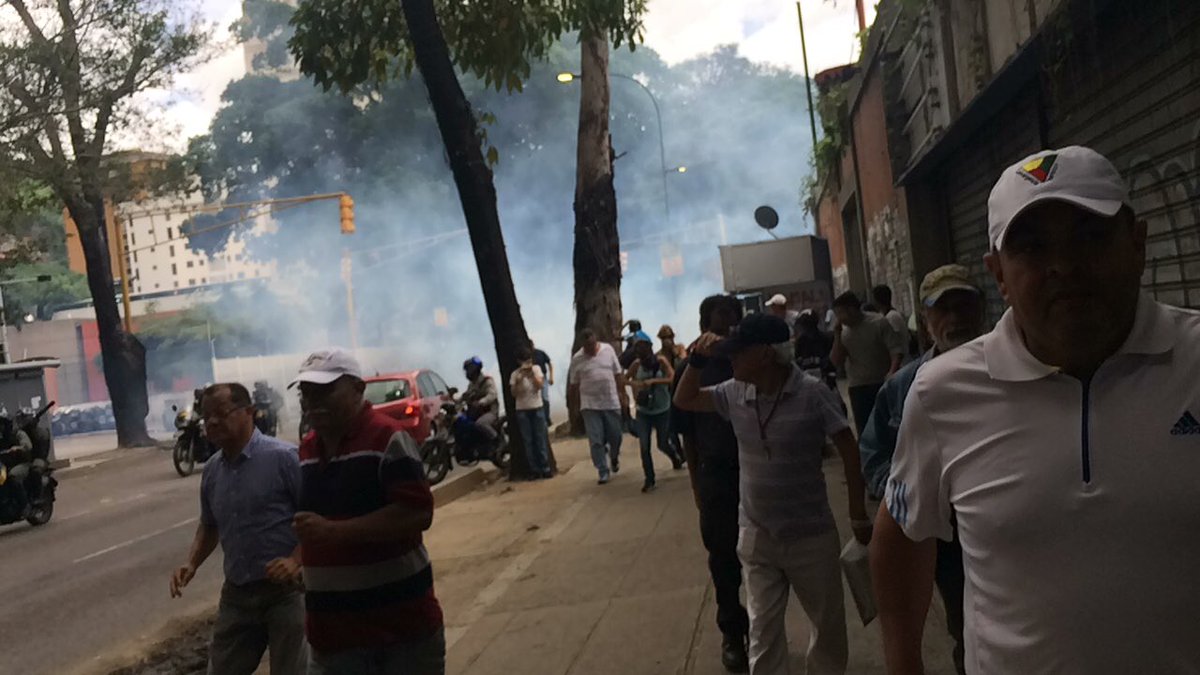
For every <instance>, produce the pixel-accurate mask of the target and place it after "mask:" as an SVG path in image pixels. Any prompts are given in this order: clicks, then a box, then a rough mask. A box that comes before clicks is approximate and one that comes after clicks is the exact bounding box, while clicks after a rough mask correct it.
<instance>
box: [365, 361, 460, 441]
mask: <svg viewBox="0 0 1200 675" xmlns="http://www.w3.org/2000/svg"><path fill="white" fill-rule="evenodd" d="M366 383H367V390H366V391H365V392H364V396H365V397H366V399H367V400H368V401H370V402H371V405H373V406H375V409H376V410H378V411H379V412H381V413H383V414H385V415H387V416H388V417H391V418H393V419H397V420H399V421H400V424H401V426H403V427H404V430H405V431H407V432H408V433H409V435H411V436H412V437H413V440H415V441H416V442H417V443H423V442H424V441H425V439H426V438H428V437H429V433H430V425H431V424H432V422H433V419H434V418H435V417H437V414H438V411H439V410H440V409H441V406H442V403H444V402H446V401H449V400H450V399H451V394H450V387H448V386H446V381H445V380H443V379H442V378H441V376H439V375H438V374H437V373H435V372H433V371H432V370H413V371H409V372H405V373H392V374H390V375H376V376H375V377H368V378H366Z"/></svg>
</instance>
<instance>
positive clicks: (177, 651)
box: [105, 616, 216, 675]
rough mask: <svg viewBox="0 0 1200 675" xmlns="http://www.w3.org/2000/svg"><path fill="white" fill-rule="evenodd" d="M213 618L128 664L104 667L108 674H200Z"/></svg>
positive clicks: (205, 663) (181, 629)
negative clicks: (111, 667) (106, 668)
mask: <svg viewBox="0 0 1200 675" xmlns="http://www.w3.org/2000/svg"><path fill="white" fill-rule="evenodd" d="M215 618H216V617H215V616H210V617H208V618H200V619H195V620H192V621H189V622H188V623H186V624H184V625H181V626H179V627H178V630H177V631H176V632H175V633H174V634H173V635H172V636H171V637H168V638H167V639H165V640H162V641H160V642H158V643H156V644H154V645H153V646H152V647H150V648H149V650H147V651H146V653H144V654H143V655H142V656H139V657H137V658H136V660H135V661H133V662H132V663H131V664H130V665H126V666H121V667H119V668H115V669H109V670H106V671H105V672H106V674H107V675H203V673H204V672H205V671H206V670H207V668H208V640H209V637H210V636H211V635H212V627H213V621H214V619H215Z"/></svg>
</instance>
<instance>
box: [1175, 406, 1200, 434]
mask: <svg viewBox="0 0 1200 675" xmlns="http://www.w3.org/2000/svg"><path fill="white" fill-rule="evenodd" d="M1171 435H1172V436H1200V421H1197V420H1196V416H1195V415H1193V414H1192V413H1190V412H1188V411H1186V410H1185V411H1184V413H1183V417H1180V418H1179V421H1178V422H1176V423H1175V426H1174V427H1172V428H1171Z"/></svg>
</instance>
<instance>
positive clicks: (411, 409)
mask: <svg viewBox="0 0 1200 675" xmlns="http://www.w3.org/2000/svg"><path fill="white" fill-rule="evenodd" d="M415 412H417V409H416V408H414V407H412V406H411V405H410V406H407V407H406V408H404V414H405V415H412V414H413V413H415Z"/></svg>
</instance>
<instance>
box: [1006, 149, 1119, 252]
mask: <svg viewBox="0 0 1200 675" xmlns="http://www.w3.org/2000/svg"><path fill="white" fill-rule="evenodd" d="M1048 201H1060V202H1067V203H1069V204H1073V205H1075V206H1078V207H1080V208H1082V209H1085V210H1087V211H1091V212H1092V213H1095V214H1096V215H1099V216H1104V217H1106V218H1111V217H1112V216H1115V215H1117V212H1119V211H1120V210H1121V207H1122V206H1124V205H1126V204H1129V186H1128V185H1126V184H1125V179H1123V178H1121V174H1120V172H1118V171H1117V167H1115V166H1113V164H1112V162H1110V161H1108V159H1107V158H1106V157H1105V156H1104V155H1101V154H1100V153H1098V152H1096V151H1095V150H1092V149H1091V148H1085V147H1082V146H1078V145H1073V146H1070V147H1067V148H1063V149H1061V150H1043V151H1041V152H1039V153H1036V154H1033V155H1030V156H1028V157H1026V158H1025V159H1023V160H1021V161H1019V162H1017V163H1016V164H1013V165H1012V166H1010V167H1008V168H1007V169H1005V170H1004V173H1002V174H1000V180H998V181H996V185H995V187H993V188H992V194H991V196H990V197H989V198H988V241H989V242H990V243H991V245H992V249H993V250H999V249H1000V247H1001V245H1002V244H1003V243H1004V235H1005V234H1007V233H1008V228H1009V226H1010V225H1012V222H1013V221H1014V220H1016V219H1017V217H1018V216H1020V215H1021V214H1022V213H1024V212H1025V211H1026V210H1027V209H1029V208H1030V207H1032V206H1034V205H1036V204H1041V203H1042V202H1048Z"/></svg>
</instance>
